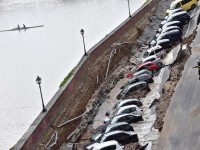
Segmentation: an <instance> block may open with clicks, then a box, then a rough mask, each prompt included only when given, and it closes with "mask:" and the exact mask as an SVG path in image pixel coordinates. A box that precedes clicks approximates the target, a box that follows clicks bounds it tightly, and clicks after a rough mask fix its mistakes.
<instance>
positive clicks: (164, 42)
mask: <svg viewBox="0 0 200 150" xmlns="http://www.w3.org/2000/svg"><path fill="white" fill-rule="evenodd" d="M158 45H160V46H161V47H162V48H163V49H167V48H171V46H172V44H171V42H170V40H169V39H162V40H158V41H156V42H155V45H152V47H154V46H158Z"/></svg>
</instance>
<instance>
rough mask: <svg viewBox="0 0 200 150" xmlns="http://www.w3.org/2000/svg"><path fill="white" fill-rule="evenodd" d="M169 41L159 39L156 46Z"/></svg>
mask: <svg viewBox="0 0 200 150" xmlns="http://www.w3.org/2000/svg"><path fill="white" fill-rule="evenodd" d="M169 41H170V40H169V39H160V40H158V41H157V44H159V43H162V42H169Z"/></svg>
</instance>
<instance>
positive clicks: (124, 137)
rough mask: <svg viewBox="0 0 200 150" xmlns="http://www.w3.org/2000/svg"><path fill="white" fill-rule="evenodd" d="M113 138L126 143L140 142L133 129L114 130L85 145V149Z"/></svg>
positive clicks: (89, 149)
mask: <svg viewBox="0 0 200 150" xmlns="http://www.w3.org/2000/svg"><path fill="white" fill-rule="evenodd" d="M111 140H115V141H117V142H119V143H120V144H123V145H124V144H128V143H133V142H138V136H137V134H136V133H135V132H133V131H112V132H109V133H106V134H104V135H102V136H101V137H100V138H99V139H98V140H97V141H96V142H93V143H90V144H87V145H85V146H84V149H86V150H91V149H92V148H93V147H94V145H97V143H103V142H106V141H111Z"/></svg>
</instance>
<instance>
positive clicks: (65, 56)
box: [0, 0, 145, 150]
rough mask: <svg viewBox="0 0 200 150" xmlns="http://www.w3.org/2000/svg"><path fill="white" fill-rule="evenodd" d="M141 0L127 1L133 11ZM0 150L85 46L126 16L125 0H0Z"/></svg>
mask: <svg viewBox="0 0 200 150" xmlns="http://www.w3.org/2000/svg"><path fill="white" fill-rule="evenodd" d="M144 2H145V0H141V1H138V0H130V8H131V12H132V13H133V12H134V11H135V10H137V9H138V8H139V7H140V6H141V5H142V4H143V3H144ZM0 18H1V19H0V30H7V29H12V28H15V27H17V25H18V24H19V26H20V27H22V25H23V24H25V25H26V26H35V25H44V27H42V28H36V29H29V30H26V31H25V30H21V31H20V32H19V31H11V32H0V62H1V63H0V73H1V78H0V85H1V86H0V150H5V149H9V148H10V147H12V146H13V145H14V144H15V143H16V142H17V141H18V140H19V138H20V137H21V136H22V135H23V134H24V132H25V131H26V130H27V128H28V127H29V126H30V124H31V123H32V122H33V121H34V119H35V118H36V117H37V115H38V114H39V113H40V112H41V110H42V108H41V107H42V105H41V99H40V95H39V88H38V85H37V84H36V82H35V79H36V76H37V75H39V76H41V77H42V92H43V97H44V103H45V105H46V104H47V103H48V101H49V100H50V99H51V97H52V96H53V95H54V94H55V92H56V91H57V90H58V88H59V84H60V82H61V81H62V80H63V78H64V77H65V76H66V75H67V74H68V72H69V71H70V70H71V69H72V68H73V67H74V66H75V65H76V64H77V62H78V61H79V60H80V59H81V57H82V55H83V53H84V51H83V44H82V38H81V35H80V29H81V28H83V29H84V30H85V42H86V49H87V50H88V49H89V48H91V47H92V46H93V45H94V44H95V43H97V42H98V41H99V40H100V39H102V38H103V37H104V36H105V35H106V34H108V33H109V32H110V31H112V30H113V29H114V28H115V27H117V26H118V25H119V24H120V23H121V22H122V21H124V20H125V19H126V18H128V4H127V1H126V0H42V1H40V0H0Z"/></svg>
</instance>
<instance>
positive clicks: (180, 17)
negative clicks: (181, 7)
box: [160, 12, 190, 25]
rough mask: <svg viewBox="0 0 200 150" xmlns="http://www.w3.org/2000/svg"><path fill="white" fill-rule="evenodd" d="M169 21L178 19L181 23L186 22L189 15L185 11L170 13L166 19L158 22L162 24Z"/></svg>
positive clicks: (188, 20)
mask: <svg viewBox="0 0 200 150" xmlns="http://www.w3.org/2000/svg"><path fill="white" fill-rule="evenodd" d="M170 21H180V22H181V24H182V25H185V24H188V23H189V22H190V16H189V14H188V13H187V12H178V13H175V14H172V15H170V16H169V17H168V18H167V20H164V21H162V22H161V23H160V24H161V25H164V24H165V23H167V22H170Z"/></svg>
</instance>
